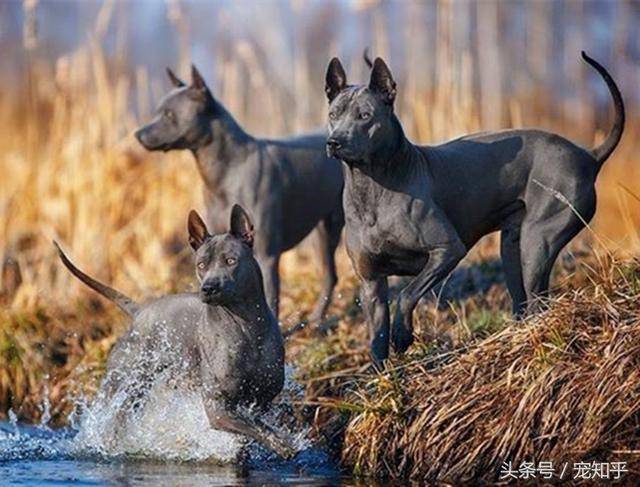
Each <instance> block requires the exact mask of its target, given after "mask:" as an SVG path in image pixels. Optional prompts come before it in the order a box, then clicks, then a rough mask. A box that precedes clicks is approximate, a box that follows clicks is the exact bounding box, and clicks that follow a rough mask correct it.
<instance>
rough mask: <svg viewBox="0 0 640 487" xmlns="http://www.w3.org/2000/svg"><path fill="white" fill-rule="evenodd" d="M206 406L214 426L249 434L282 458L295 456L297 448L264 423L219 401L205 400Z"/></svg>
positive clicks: (248, 435) (232, 431)
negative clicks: (242, 414)
mask: <svg viewBox="0 0 640 487" xmlns="http://www.w3.org/2000/svg"><path fill="white" fill-rule="evenodd" d="M205 408H206V412H207V417H208V418H209V424H210V425H211V427H212V428H215V429H218V430H223V431H228V432H230V433H236V434H240V435H244V436H247V437H249V438H251V439H252V440H255V441H257V442H258V443H260V444H262V445H264V446H266V447H267V448H269V449H270V450H272V451H274V452H276V453H277V454H278V455H279V456H281V457H282V458H293V457H294V456H295V455H296V449H295V448H294V447H293V446H292V445H291V444H289V442H288V441H286V440H285V439H283V438H281V437H280V436H278V434H277V433H276V432H275V431H273V430H272V429H271V428H269V427H268V426H267V425H265V424H264V423H262V422H260V421H257V420H249V419H247V418H244V417H242V416H241V415H240V414H238V413H237V412H236V411H233V410H231V408H228V407H225V406H223V405H222V404H220V403H219V402H218V401H214V400H205Z"/></svg>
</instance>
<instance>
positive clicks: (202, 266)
mask: <svg viewBox="0 0 640 487" xmlns="http://www.w3.org/2000/svg"><path fill="white" fill-rule="evenodd" d="M204 268H205V265H204V262H198V269H200V270H202V269H204Z"/></svg>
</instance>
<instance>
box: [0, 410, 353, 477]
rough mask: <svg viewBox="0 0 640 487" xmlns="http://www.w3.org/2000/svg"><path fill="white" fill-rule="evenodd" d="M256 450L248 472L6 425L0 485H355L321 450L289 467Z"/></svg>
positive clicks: (72, 433) (69, 433)
mask: <svg viewBox="0 0 640 487" xmlns="http://www.w3.org/2000/svg"><path fill="white" fill-rule="evenodd" d="M254 450H255V451H252V452H251V454H250V455H249V459H248V460H247V461H246V464H245V465H244V466H243V467H237V466H219V465H215V464H211V463H206V462H177V461H159V460H149V459H146V460H145V459H143V458H136V457H129V456H126V455H125V456H116V457H106V456H102V455H98V454H96V453H95V452H92V451H91V450H89V451H87V450H86V449H84V447H83V445H82V444H81V442H80V441H79V440H78V432H77V431H76V430H74V429H72V428H67V429H58V430H52V429H49V428H48V427H46V426H31V425H23V424H19V423H15V422H0V484H2V485H3V486H4V485H33V486H36V485H37V486H40V485H66V484H78V485H105V484H108V485H113V484H126V485H154V486H157V485H189V486H192V485H195V486H198V485H353V483H352V482H351V480H350V479H347V478H345V477H343V476H341V474H340V472H339V471H338V469H337V468H336V467H335V466H334V465H332V464H331V462H330V460H329V458H328V456H327V455H326V453H325V452H323V451H322V450H320V449H317V448H313V447H310V448H308V449H305V450H303V451H302V452H300V453H299V455H298V456H297V457H296V459H294V460H292V461H287V462H283V461H280V460H277V459H275V458H273V457H272V456H271V455H268V454H265V453H264V452H261V451H259V449H257V448H256V449H254Z"/></svg>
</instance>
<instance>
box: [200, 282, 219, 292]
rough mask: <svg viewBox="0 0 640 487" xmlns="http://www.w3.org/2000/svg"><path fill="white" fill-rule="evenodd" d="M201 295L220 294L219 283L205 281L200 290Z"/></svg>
mask: <svg viewBox="0 0 640 487" xmlns="http://www.w3.org/2000/svg"><path fill="white" fill-rule="evenodd" d="M200 290H201V291H202V293H203V294H206V295H212V294H217V293H218V292H220V283H219V282H217V281H205V282H203V283H202V287H201V288H200Z"/></svg>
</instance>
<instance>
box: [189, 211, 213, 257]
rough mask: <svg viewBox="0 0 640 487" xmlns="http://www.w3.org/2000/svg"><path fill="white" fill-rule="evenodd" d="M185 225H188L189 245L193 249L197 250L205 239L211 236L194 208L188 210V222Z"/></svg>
mask: <svg viewBox="0 0 640 487" xmlns="http://www.w3.org/2000/svg"><path fill="white" fill-rule="evenodd" d="M187 226H188V227H189V245H191V248H192V249H193V250H198V249H199V248H200V247H201V246H202V244H203V243H204V242H205V240H207V239H208V238H209V237H211V235H209V231H208V230H207V226H206V225H205V223H204V222H203V221H202V218H200V215H198V213H197V212H196V211H195V210H191V211H190V212H189V223H188V225H187Z"/></svg>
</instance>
